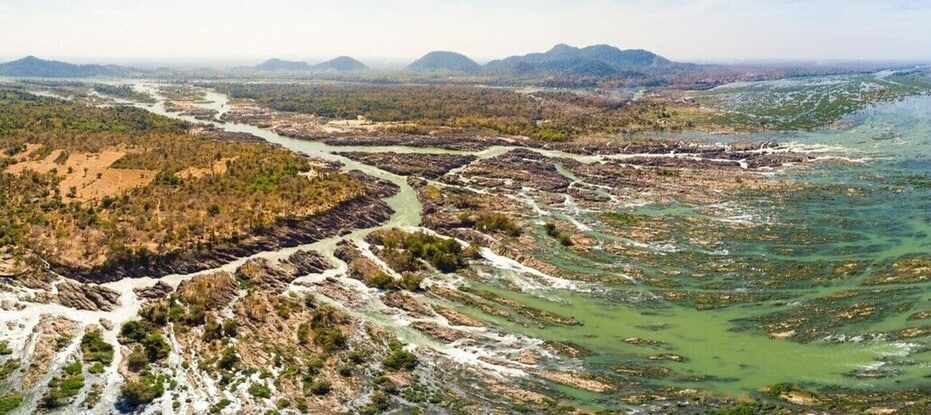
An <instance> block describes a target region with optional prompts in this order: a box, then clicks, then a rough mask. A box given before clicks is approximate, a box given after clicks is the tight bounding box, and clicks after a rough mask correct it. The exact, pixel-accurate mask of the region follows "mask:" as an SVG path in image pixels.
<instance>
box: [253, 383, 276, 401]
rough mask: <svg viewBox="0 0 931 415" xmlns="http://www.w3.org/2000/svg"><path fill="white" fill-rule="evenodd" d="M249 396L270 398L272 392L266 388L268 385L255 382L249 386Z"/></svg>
mask: <svg viewBox="0 0 931 415" xmlns="http://www.w3.org/2000/svg"><path fill="white" fill-rule="evenodd" d="M249 394H250V395H252V396H255V397H259V398H265V399H268V398H271V397H272V391H271V390H270V389H269V388H268V385H266V384H265V383H261V382H255V383H253V384H251V385H249Z"/></svg>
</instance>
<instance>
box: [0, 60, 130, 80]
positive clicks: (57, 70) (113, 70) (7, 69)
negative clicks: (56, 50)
mask: <svg viewBox="0 0 931 415" xmlns="http://www.w3.org/2000/svg"><path fill="white" fill-rule="evenodd" d="M124 71H125V70H124V69H123V68H121V67H119V66H113V65H107V66H104V65H75V64H71V63H67V62H60V61H52V60H45V59H39V58H37V57H35V56H27V57H25V58H22V59H19V60H15V61H10V62H6V63H0V76H12V77H37V78H84V77H90V76H105V75H118V74H120V73H122V72H124Z"/></svg>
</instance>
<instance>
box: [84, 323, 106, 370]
mask: <svg viewBox="0 0 931 415" xmlns="http://www.w3.org/2000/svg"><path fill="white" fill-rule="evenodd" d="M81 352H83V353H84V361H85V362H99V363H101V364H103V365H109V364H110V363H112V362H113V345H112V344H110V343H107V342H105V341H104V340H103V337H102V336H101V333H100V330H88V331H87V333H84V337H82V338H81Z"/></svg>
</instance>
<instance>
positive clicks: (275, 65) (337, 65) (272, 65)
mask: <svg viewBox="0 0 931 415" xmlns="http://www.w3.org/2000/svg"><path fill="white" fill-rule="evenodd" d="M252 69H255V70H257V71H263V72H264V71H288V72H302V71H357V70H363V69H368V66H365V64H363V63H362V62H359V61H358V60H356V59H354V58H351V57H349V56H340V57H337V58H335V59H331V60H328V61H326V62H321V63H318V64H316V65H310V64H308V63H307V62H298V61H288V60H284V59H277V58H272V59H269V60H267V61H265V62H262V63H260V64H258V65H256V66H254V67H252Z"/></svg>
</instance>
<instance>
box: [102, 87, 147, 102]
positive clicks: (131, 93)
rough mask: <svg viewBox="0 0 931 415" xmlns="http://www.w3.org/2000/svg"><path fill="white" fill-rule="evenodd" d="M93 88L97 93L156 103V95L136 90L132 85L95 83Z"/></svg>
mask: <svg viewBox="0 0 931 415" xmlns="http://www.w3.org/2000/svg"><path fill="white" fill-rule="evenodd" d="M91 88H93V90H94V91H95V92H97V93H100V94H103V95H109V96H112V97H116V98H122V99H126V100H130V101H137V102H145V103H154V102H155V101H156V100H155V97H153V96H151V95H149V94H146V93H142V92H139V91H136V90H135V89H134V88H133V86H132V85H111V84H94V85H93V86H92V87H91Z"/></svg>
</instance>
